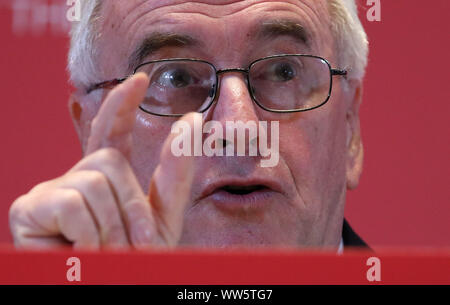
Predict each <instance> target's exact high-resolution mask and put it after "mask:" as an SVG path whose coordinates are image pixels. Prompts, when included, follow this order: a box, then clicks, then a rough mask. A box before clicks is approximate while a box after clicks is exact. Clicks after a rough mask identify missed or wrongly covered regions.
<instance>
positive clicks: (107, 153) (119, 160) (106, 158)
mask: <svg viewBox="0 0 450 305" xmlns="http://www.w3.org/2000/svg"><path fill="white" fill-rule="evenodd" d="M96 155H97V157H98V158H99V159H100V160H101V161H102V162H106V163H108V164H111V165H113V166H120V165H121V164H123V163H124V162H125V161H126V159H125V157H124V156H123V154H122V153H121V152H120V151H119V150H117V149H115V148H110V147H108V148H103V149H101V150H99V151H98V152H97V153H96Z"/></svg>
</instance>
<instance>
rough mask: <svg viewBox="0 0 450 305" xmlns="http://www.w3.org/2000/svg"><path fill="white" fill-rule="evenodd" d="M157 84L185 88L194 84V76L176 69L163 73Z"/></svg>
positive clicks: (183, 70)
mask: <svg viewBox="0 0 450 305" xmlns="http://www.w3.org/2000/svg"><path fill="white" fill-rule="evenodd" d="M157 82H158V83H159V84H160V85H162V86H164V87H172V88H183V87H187V86H189V85H191V84H192V82H193V80H192V76H191V74H189V72H188V71H187V70H185V69H181V68H176V69H171V70H167V71H164V72H163V73H161V75H160V77H159V78H158V80H157Z"/></svg>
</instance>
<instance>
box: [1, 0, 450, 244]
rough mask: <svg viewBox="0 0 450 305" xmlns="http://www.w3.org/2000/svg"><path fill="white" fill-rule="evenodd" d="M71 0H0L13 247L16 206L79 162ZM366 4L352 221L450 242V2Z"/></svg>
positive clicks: (402, 238)
mask: <svg viewBox="0 0 450 305" xmlns="http://www.w3.org/2000/svg"><path fill="white" fill-rule="evenodd" d="M65 2H66V1H61V0H60V1H56V0H54V1H50V0H48V1H47V0H0V37H1V42H0V67H1V73H0V88H1V108H0V118H1V120H0V133H1V134H0V136H1V138H0V139H1V158H0V242H9V241H10V240H11V237H10V235H9V229H8V208H9V206H10V204H11V203H12V202H13V200H14V199H15V198H16V197H18V196H19V195H20V194H23V193H25V192H27V191H29V190H30V188H31V187H32V186H33V185H35V184H37V183H39V182H41V181H43V180H48V179H51V178H54V177H56V176H58V175H61V174H62V173H64V172H65V171H66V170H67V169H69V168H70V167H71V166H72V165H73V164H74V163H75V162H77V160H79V158H80V156H81V152H80V148H79V144H78V140H77V138H76V135H75V132H74V130H73V128H72V125H71V120H70V117H69V114H68V109H67V99H68V95H69V93H70V87H69V86H68V85H67V73H66V71H65V64H66V54H67V50H68V39H67V37H66V35H65V34H64V31H63V30H62V29H63V28H64V26H63V25H62V24H60V23H59V19H61V18H62V19H64V15H63V14H64V9H65V8H64V3H65ZM359 3H360V8H361V19H362V20H363V23H364V25H365V28H366V30H367V33H368V36H369V39H370V44H371V47H370V60H369V66H368V70H367V77H366V80H365V93H364V103H363V106H362V109H361V120H362V132H363V140H364V145H365V152H366V155H365V168H364V173H363V176H362V180H361V184H360V186H359V187H358V189H357V190H355V191H352V192H350V193H349V197H348V203H347V212H346V214H347V218H348V219H349V221H350V223H351V224H352V225H353V227H354V229H355V230H356V231H357V232H358V233H359V234H360V235H362V236H363V237H364V238H365V239H366V241H367V242H368V243H369V244H370V245H371V246H373V247H374V248H380V247H383V246H450V200H449V199H450V196H449V195H450V192H449V187H450V186H449V183H448V178H447V177H448V174H449V173H450V161H449V156H450V146H449V134H450V133H449V122H448V120H449V114H450V99H449V98H450V94H449V91H448V88H449V86H450V84H449V76H448V75H449V72H448V71H449V70H450V64H449V61H448V55H449V54H450V40H449V29H450V27H449V26H448V24H447V22H448V21H447V20H446V19H448V18H449V17H450V13H449V11H450V2H449V1H448V0H433V1H428V2H425V1H418V0H415V1H411V0H381V22H368V21H367V19H366V11H367V9H368V6H367V5H366V1H365V0H364V1H362V0H361V1H359ZM13 4H14V5H16V11H14V10H12V5H13ZM44 4H48V5H54V8H57V6H56V4H58V5H59V7H60V8H62V11H61V12H62V13H61V14H60V15H59V17H60V18H59V19H58V18H56V17H58V16H57V14H55V13H52V14H50V13H49V14H48V15H47V16H45V15H42V14H41V15H39V14H40V13H39V12H41V13H42V7H44V6H43V5H44ZM17 5H23V6H24V7H27V5H28V8H29V9H24V10H21V11H20V14H19V13H17V12H18V11H17ZM14 12H16V13H14ZM53 12H55V10H53ZM39 16H40V17H39ZM43 16H44V17H43ZM25 17H26V18H25ZM20 18H25V19H20ZM46 18H47V19H46ZM24 20H25V21H24ZM42 20H44V21H45V20H46V21H48V22H44V23H42Z"/></svg>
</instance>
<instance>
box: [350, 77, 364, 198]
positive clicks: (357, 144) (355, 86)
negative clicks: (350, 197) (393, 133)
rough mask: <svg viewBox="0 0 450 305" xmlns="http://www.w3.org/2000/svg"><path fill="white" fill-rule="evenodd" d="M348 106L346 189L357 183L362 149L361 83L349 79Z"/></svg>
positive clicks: (362, 156)
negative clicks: (360, 117)
mask: <svg viewBox="0 0 450 305" xmlns="http://www.w3.org/2000/svg"><path fill="white" fill-rule="evenodd" d="M348 90H349V106H348V108H347V114H346V121H347V122H346V124H347V189H354V188H356V187H357V186H358V184H359V178H360V176H361V173H362V166H363V159H364V149H363V144H362V140H361V128H360V121H359V108H360V105H361V102H362V92H363V88H362V84H361V82H360V81H355V80H350V81H349V84H348Z"/></svg>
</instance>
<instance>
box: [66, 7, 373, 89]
mask: <svg viewBox="0 0 450 305" xmlns="http://www.w3.org/2000/svg"><path fill="white" fill-rule="evenodd" d="M80 1H81V20H80V21H79V22H73V25H72V30H71V32H70V36H71V43H70V51H69V58H68V70H69V73H70V79H71V81H72V83H73V84H74V86H75V87H77V88H87V86H89V85H91V84H93V83H96V82H100V81H104V79H102V75H101V73H100V71H99V69H98V68H97V67H96V57H97V53H98V52H97V49H96V40H97V39H98V37H99V35H100V34H101V33H100V31H99V30H98V28H97V27H98V22H97V21H98V19H99V18H100V17H99V16H100V6H101V3H102V0H80ZM328 2H329V11H330V16H331V33H332V35H333V37H334V39H335V45H336V51H337V54H338V64H339V66H340V68H345V69H347V70H348V71H349V74H348V78H350V79H356V80H362V78H363V77H364V74H365V69H366V66H367V57H368V52H369V47H368V40H367V35H366V32H365V31H364V28H363V26H362V24H361V21H360V20H359V18H358V10H357V7H356V4H355V0H328Z"/></svg>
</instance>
